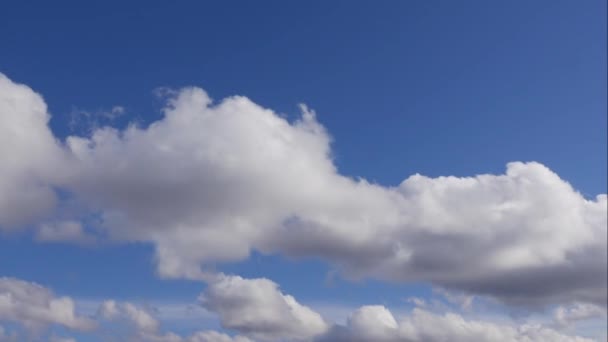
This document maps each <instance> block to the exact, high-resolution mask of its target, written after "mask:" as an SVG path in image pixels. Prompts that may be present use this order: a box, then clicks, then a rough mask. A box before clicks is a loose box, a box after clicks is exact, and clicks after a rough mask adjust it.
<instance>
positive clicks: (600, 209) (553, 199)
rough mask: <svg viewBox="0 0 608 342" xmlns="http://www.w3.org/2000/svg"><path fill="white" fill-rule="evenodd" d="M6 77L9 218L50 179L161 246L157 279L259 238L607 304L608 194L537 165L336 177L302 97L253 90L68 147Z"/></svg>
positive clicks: (122, 237)
mask: <svg viewBox="0 0 608 342" xmlns="http://www.w3.org/2000/svg"><path fill="white" fill-rule="evenodd" d="M1 82H2V86H3V87H4V88H3V89H5V91H4V92H2V94H3V97H2V98H3V102H0V103H2V104H0V106H2V107H0V117H1V119H0V120H3V123H4V122H6V123H7V124H6V125H5V126H4V127H11V128H13V127H14V128H17V129H16V130H15V129H11V130H10V132H13V131H18V132H20V133H19V134H17V135H15V134H14V133H11V134H13V135H11V136H9V138H8V139H9V140H6V141H7V142H10V143H11V144H13V145H14V146H17V148H19V149H20V151H25V152H24V153H19V154H13V151H14V150H13V149H10V150H8V149H5V150H2V149H1V147H0V155H1V156H2V157H4V156H5V155H8V156H9V157H11V158H14V159H15V160H16V162H14V163H11V164H10V165H12V166H10V167H8V168H7V167H4V168H2V167H1V166H0V189H2V190H3V191H0V194H2V195H0V227H8V226H10V225H13V224H15V223H21V222H27V221H28V220H30V221H31V220H32V215H30V214H34V213H39V212H40V213H42V212H44V211H45V210H47V209H49V208H51V207H52V204H53V201H54V198H55V197H54V195H53V193H52V191H51V190H50V188H49V187H48V184H47V183H48V182H50V183H51V184H52V185H53V186H58V187H60V188H61V189H63V190H66V191H68V192H71V193H72V194H73V195H74V196H75V197H77V198H78V199H80V200H81V201H83V202H85V203H86V205H87V206H88V207H90V208H91V210H92V211H93V212H95V213H98V212H101V213H102V215H101V216H102V219H103V224H102V227H103V229H104V230H105V231H104V233H107V234H108V236H109V237H110V238H111V239H113V240H116V241H144V242H151V243H154V244H155V247H156V254H157V262H158V272H159V274H160V275H161V276H163V277H186V278H195V279H208V277H207V276H208V274H207V273H206V272H205V266H208V265H213V264H216V263H218V262H230V261H237V260H242V259H245V258H247V257H248V256H249V254H250V252H251V250H253V249H256V250H260V251H261V252H269V253H282V254H285V255H289V256H296V257H298V256H301V257H318V258H322V259H324V260H327V261H328V262H331V263H333V264H334V265H336V266H337V267H338V268H339V269H340V270H341V271H342V272H343V274H344V275H346V276H347V277H352V278H359V277H376V278H379V279H388V280H394V281H423V282H431V283H433V284H435V285H438V286H441V287H444V288H446V289H448V290H457V291H460V292H463V293H466V294H471V295H487V296H492V297H495V298H498V299H500V300H502V301H505V302H508V303H512V304H516V305H528V306H531V305H547V304H558V303H560V304H561V303H563V304H567V303H571V302H586V303H595V304H598V305H602V306H605V305H606V301H607V293H606V289H607V287H608V285H607V280H606V278H607V277H606V275H607V274H606V273H607V272H606V270H607V261H606V260H607V252H606V250H607V248H606V240H607V239H606V226H607V209H606V207H607V197H606V195H600V196H598V197H597V198H596V199H593V200H587V199H585V198H584V197H583V196H581V195H580V194H579V193H578V192H576V191H575V190H574V189H573V188H572V187H571V186H570V185H569V184H568V183H567V182H566V181H564V180H562V179H560V178H559V176H558V175H556V174H555V173H553V172H552V171H551V170H549V169H548V168H547V167H545V166H543V165H540V164H538V163H519V162H516V163H509V164H508V165H507V170H506V173H505V174H502V175H489V174H484V175H478V176H474V177H462V178H458V177H438V178H428V177H425V176H421V175H414V176H411V177H409V178H407V179H406V180H405V181H404V182H402V183H401V184H400V185H399V186H396V187H383V186H379V185H375V184H370V183H368V182H366V181H365V180H353V179H350V178H347V177H344V176H342V175H340V174H339V173H338V171H337V169H336V167H335V165H334V164H333V162H332V159H331V148H330V140H331V139H330V137H329V135H328V133H327V132H326V131H325V130H324V128H323V127H322V126H321V125H320V124H319V123H318V122H317V120H316V118H315V115H314V113H312V112H311V111H309V110H307V109H306V108H303V114H302V118H301V119H300V120H298V121H297V122H293V123H290V122H288V121H286V120H285V119H283V118H281V117H280V116H279V115H277V114H276V113H274V112H272V111H271V110H268V109H264V108H262V107H260V106H258V105H257V104H255V103H253V102H251V101H250V100H248V99H247V98H245V97H238V96H237V97H230V98H227V99H224V100H223V101H221V102H220V103H219V104H217V105H212V103H211V99H210V98H209V96H208V95H207V93H205V92H204V91H203V90H202V89H199V88H185V89H182V90H180V91H178V92H176V93H175V95H174V96H175V97H173V98H171V99H170V100H169V103H168V105H167V107H166V108H165V110H164V117H163V118H162V119H161V120H159V121H156V122H153V123H151V124H150V125H149V126H147V127H136V126H133V125H132V126H130V127H128V128H127V129H125V130H124V131H118V130H116V129H113V128H110V127H104V128H99V129H96V130H94V131H93V132H92V134H91V136H90V137H74V136H73V137H69V138H68V139H67V141H66V146H64V147H63V148H61V147H57V144H56V143H55V141H54V138H53V136H52V134H51V132H50V130H49V129H48V127H46V122H47V120H48V114H46V108H45V105H44V102H43V101H42V99H41V98H40V97H39V96H38V95H36V94H34V93H33V92H32V91H31V90H29V88H25V87H23V86H18V85H15V84H14V83H12V82H11V81H9V80H8V79H6V78H5V77H3V78H2V81H1ZM0 127H3V126H0ZM30 127H31V128H30ZM1 129H2V128H0V130H1ZM5 130H6V129H5ZM0 133H2V132H1V131H0ZM0 136H2V135H1V134H0ZM34 137H35V139H34ZM0 139H2V138H0ZM5 139H6V138H5ZM0 143H2V141H0ZM0 145H1V144H0ZM58 151H59V152H58ZM17 155H19V156H20V157H19V158H17V157H15V156H17ZM24 156H32V157H31V158H28V157H24ZM35 156H41V157H42V159H38V158H35ZM66 156H67V157H66ZM61 158H67V161H66V160H63V162H62V163H59V162H58V161H57V160H59V159H61ZM41 160H42V162H41ZM13 164H14V165H13ZM54 165H66V167H65V168H64V169H62V170H61V172H58V171H57V168H56V167H55V166H54ZM48 168H50V170H49V169H48ZM58 174H59V175H61V177H60V176H58ZM24 175H27V176H24ZM32 189H33V190H32ZM28 193H29V194H31V195H28V196H29V197H27V198H26V199H24V200H22V201H21V200H16V201H13V200H8V199H10V198H12V196H17V197H19V196H23V194H28ZM19 203H21V204H19ZM25 203H27V204H28V205H31V206H32V209H31V210H29V209H28V210H27V211H25V210H24V208H26V207H25ZM28 208H29V207H28ZM43 209H44V210H43Z"/></svg>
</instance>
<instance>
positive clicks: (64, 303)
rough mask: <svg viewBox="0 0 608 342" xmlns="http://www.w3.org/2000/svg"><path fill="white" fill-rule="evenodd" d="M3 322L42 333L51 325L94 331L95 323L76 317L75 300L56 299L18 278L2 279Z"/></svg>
mask: <svg viewBox="0 0 608 342" xmlns="http://www.w3.org/2000/svg"><path fill="white" fill-rule="evenodd" d="M0 321H8V322H12V323H16V324H19V325H21V326H24V327H25V328H27V329H31V330H39V329H42V328H44V327H46V326H48V325H50V324H57V325H62V326H64V327H67V328H70V329H76V330H91V329H93V328H94V327H95V322H94V321H92V320H91V319H89V318H86V317H82V316H79V315H77V314H76V312H75V310H74V301H73V300H72V299H71V298H69V297H55V296H54V295H53V293H52V292H51V291H50V290H49V289H47V288H44V287H42V286H40V285H38V284H35V283H30V282H26V281H23V280H19V279H14V278H0Z"/></svg>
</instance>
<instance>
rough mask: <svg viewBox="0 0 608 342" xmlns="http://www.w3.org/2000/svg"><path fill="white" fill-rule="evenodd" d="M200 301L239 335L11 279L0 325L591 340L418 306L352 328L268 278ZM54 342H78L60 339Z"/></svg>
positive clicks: (421, 340)
mask: <svg viewBox="0 0 608 342" xmlns="http://www.w3.org/2000/svg"><path fill="white" fill-rule="evenodd" d="M199 300H200V303H201V305H202V306H203V307H205V308H206V309H207V310H209V311H211V312H213V313H215V314H217V315H218V317H219V319H220V322H221V323H222V326H223V327H224V328H225V329H229V330H232V331H236V332H237V333H238V334H239V335H234V336H230V335H228V334H226V333H224V332H219V331H213V330H205V331H198V332H194V333H192V334H190V335H189V336H180V335H178V334H176V333H173V332H170V331H169V332H163V331H162V330H161V323H160V322H159V320H158V319H157V318H156V317H155V313H154V312H153V311H150V310H148V309H146V308H144V307H141V306H138V305H136V304H133V303H130V302H117V301H114V300H107V301H104V302H103V303H101V305H100V306H99V309H98V310H97V314H96V315H95V319H93V318H87V317H83V316H79V315H77V314H76V313H75V311H74V306H75V304H74V301H73V300H72V299H70V298H68V297H61V298H56V297H54V296H53V295H52V292H51V291H50V290H49V289H47V288H44V287H42V286H40V285H37V284H33V283H28V282H25V281H23V280H18V279H12V278H2V279H0V322H8V323H11V324H17V326H21V327H22V328H24V329H25V330H26V331H30V332H31V331H38V332H40V331H41V329H43V328H45V327H49V326H51V325H58V326H62V327H65V328H67V329H69V330H80V331H86V332H87V333H88V334H90V335H89V336H92V337H93V336H97V337H100V338H111V339H115V338H118V339H120V340H121V341H134V342H135V341H137V342H253V341H262V342H278V341H285V342H303V341H309V342H312V341H316V342H328V341H333V342H340V341H344V342H357V341H361V342H367V341H378V342H398V341H410V342H439V341H447V340H450V341H456V342H458V341H463V342H464V341H488V342H493V341H496V342H498V341H501V342H502V341H513V342H556V341H557V342H587V341H591V340H589V339H586V338H582V337H578V336H570V335H566V334H564V333H563V332H560V331H558V330H555V329H554V328H551V327H549V326H546V325H540V324H531V323H524V324H514V323H509V322H504V321H503V322H501V323H496V322H491V321H480V320H471V319H467V318H465V317H463V316H461V315H460V314H457V313H450V312H448V313H443V314H438V313H435V312H433V311H431V310H429V309H423V308H418V307H417V308H414V309H413V310H412V311H411V312H409V313H408V314H406V315H404V316H403V317H399V318H398V319H397V318H395V317H394V316H393V314H392V313H391V312H390V311H389V310H388V309H387V308H385V307H384V306H379V305H369V306H363V307H360V308H358V309H356V310H355V311H354V312H353V313H352V314H351V315H350V317H349V318H348V320H347V323H346V324H345V325H339V324H335V323H330V322H328V321H327V320H325V319H323V318H322V317H321V315H320V314H319V313H317V312H315V311H313V310H312V309H310V308H308V307H306V306H304V305H302V304H300V303H298V301H296V299H294V298H293V297H292V296H290V295H287V294H284V293H282V292H281V291H280V289H279V286H278V285H277V284H275V283H274V282H272V281H270V280H268V279H263V278H261V279H243V278H241V277H238V276H220V277H218V278H217V279H215V281H213V282H211V283H210V284H209V286H208V287H207V288H206V289H205V291H204V292H203V294H202V295H201V297H200V298H199ZM593 310H597V308H596V309H593V308H590V307H587V306H585V305H579V306H575V307H571V308H566V309H564V310H563V312H562V311H559V312H560V313H561V314H560V316H558V317H560V318H564V317H567V318H564V319H566V320H567V319H571V320H578V319H584V318H585V317H583V316H586V317H590V316H589V315H594V314H596V313H597V311H594V312H592V311H593ZM599 310H600V313H601V309H599ZM603 314H604V315H605V313H603ZM124 323H126V326H127V328H128V329H127V330H123V329H121V328H120V324H124ZM108 324H109V325H108ZM116 324H118V325H116ZM20 336H21V337H20ZM23 336H24V335H23V334H21V333H20V332H19V331H18V330H17V332H15V331H12V332H7V331H5V330H4V328H2V326H0V341H16V340H21V339H23V338H22V337H23ZM20 338H21V339H20ZM49 338H50V339H51V340H56V341H64V340H65V341H70V340H73V339H70V338H65V337H57V336H54V335H51V336H49Z"/></svg>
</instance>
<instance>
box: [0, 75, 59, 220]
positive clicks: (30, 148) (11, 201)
mask: <svg viewBox="0 0 608 342" xmlns="http://www.w3.org/2000/svg"><path fill="white" fill-rule="evenodd" d="M49 119H50V116H49V114H48V113H47V107H46V104H45V103H44V100H43V99H42V97H41V96H40V95H38V94H36V93H35V92H34V91H32V90H31V89H30V88H28V87H27V86H25V85H21V84H15V83H13V82H12V81H11V80H9V79H8V78H7V77H6V76H5V75H3V74H2V73H0V160H1V162H0V232H1V231H2V230H8V229H16V228H18V227H19V226H21V225H24V224H28V223H31V222H35V221H36V220H38V219H40V218H41V217H43V216H44V215H45V214H48V213H49V212H50V211H52V209H53V207H54V205H55V203H56V197H55V194H54V193H53V191H52V189H51V188H50V186H49V182H51V181H54V182H56V181H58V180H57V179H56V176H57V175H58V174H59V173H60V172H59V169H60V166H61V158H62V156H61V154H62V150H61V149H60V147H59V145H58V144H57V142H56V141H55V137H54V136H53V134H52V133H51V131H50V130H49V128H48V126H47V123H48V121H49Z"/></svg>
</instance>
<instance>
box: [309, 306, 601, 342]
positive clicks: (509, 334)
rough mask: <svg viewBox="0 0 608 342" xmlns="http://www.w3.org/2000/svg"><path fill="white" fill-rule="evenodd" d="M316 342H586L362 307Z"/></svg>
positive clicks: (533, 329)
mask: <svg viewBox="0 0 608 342" xmlns="http://www.w3.org/2000/svg"><path fill="white" fill-rule="evenodd" d="M318 341H345V342H346V341H349V342H357V341H361V342H364V341H378V342H398V341H411V342H440V341H455V342H460V341H462V342H468V341H486V342H494V341H495V342H503V341H512V342H519V341H521V342H524V341H525V342H558V341H559V342H589V341H592V340H590V339H586V338H583V337H579V336H569V335H564V334H562V333H560V332H558V331H556V330H553V329H551V328H547V327H544V326H541V325H534V324H523V325H509V324H504V323H503V324H499V323H493V322H487V321H476V320H467V319H465V318H463V317H462V316H461V315H459V314H455V313H446V314H435V313H432V312H430V311H426V310H424V309H420V308H415V309H414V310H413V311H412V312H411V313H410V314H409V315H407V316H405V317H403V319H402V320H401V321H400V322H399V323H397V320H395V318H394V317H393V315H392V314H391V312H390V311H388V310H387V309H386V308H385V307H383V306H364V307H361V308H359V309H358V310H356V311H355V312H354V313H353V314H352V316H351V318H350V319H349V321H348V323H347V325H346V326H334V328H333V329H332V330H331V331H330V332H329V333H328V334H326V335H325V336H321V337H319V338H318Z"/></svg>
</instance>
